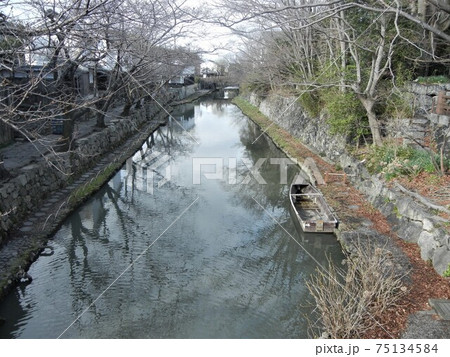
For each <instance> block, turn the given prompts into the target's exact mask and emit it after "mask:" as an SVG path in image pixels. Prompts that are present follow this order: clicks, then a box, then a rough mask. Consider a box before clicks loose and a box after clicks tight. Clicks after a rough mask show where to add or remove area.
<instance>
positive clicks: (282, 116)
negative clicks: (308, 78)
mask: <svg viewBox="0 0 450 357" xmlns="http://www.w3.org/2000/svg"><path fill="white" fill-rule="evenodd" d="M439 89H442V88H437V89H436V88H435V91H436V90H439ZM415 91H416V92H417V91H418V90H417V89H415ZM433 93H434V92H433ZM425 97H426V98H427V99H429V96H427V95H425ZM246 99H247V100H248V101H249V102H250V103H251V104H252V105H254V106H256V107H258V108H259V110H260V111H261V112H262V113H263V114H264V115H266V116H267V117H269V118H270V119H271V120H273V121H274V122H275V123H276V124H278V125H279V126H280V127H282V128H283V129H285V130H287V131H288V132H289V133H291V134H292V135H294V136H295V137H297V138H298V139H300V140H301V141H302V143H304V144H305V145H307V146H308V148H309V149H310V150H311V151H312V152H315V153H317V154H319V155H320V156H321V157H322V158H324V159H328V160H329V161H332V162H334V163H336V164H339V166H340V167H342V168H343V169H344V171H345V172H346V173H347V176H348V178H349V179H350V180H351V181H352V183H353V185H354V186H355V187H356V188H358V189H359V190H360V191H361V192H362V193H363V194H364V195H365V196H366V198H367V199H368V200H369V201H370V203H371V204H372V205H373V206H374V207H375V208H376V209H378V210H379V211H381V212H382V213H383V215H384V216H385V217H387V219H388V221H389V222H390V224H391V226H392V229H393V230H394V232H395V233H397V234H398V236H399V237H400V238H402V239H404V240H405V241H408V242H414V243H417V244H418V245H419V247H420V249H421V256H422V259H424V260H426V261H430V262H431V263H432V264H433V267H434V268H435V270H436V271H437V272H438V273H439V274H441V275H442V274H443V273H444V271H446V270H447V268H448V267H449V264H450V235H449V234H448V231H447V230H446V229H445V226H446V225H448V223H449V222H448V220H445V219H443V218H441V217H439V216H438V215H437V214H436V210H435V209H431V208H430V207H429V205H426V204H424V201H423V200H418V199H417V197H416V195H414V194H412V193H410V192H408V191H407V190H405V189H404V188H403V187H401V186H394V187H391V186H390V185H389V184H388V183H387V182H385V181H384V180H382V178H381V177H379V176H374V175H370V174H369V172H368V170H367V169H366V167H365V166H364V163H362V162H360V161H359V160H357V159H355V158H353V157H351V156H350V155H349V154H348V153H347V151H346V148H345V147H346V141H345V138H344V137H340V136H337V135H329V134H327V133H328V132H329V130H328V125H327V123H326V121H325V120H323V118H315V119H314V118H313V119H311V118H308V117H307V115H306V114H305V112H304V111H303V110H302V108H301V107H300V105H299V103H298V102H297V101H296V98H294V97H291V98H290V97H284V96H278V95H276V94H274V95H271V96H268V97H264V98H261V97H258V96H257V95H255V94H251V95H248V96H247V97H246ZM417 100H418V101H420V100H421V98H420V96H418V97H417ZM430 105H431V104H430V103H429V102H427V103H424V105H423V106H424V107H427V106H430ZM447 118H448V117H447ZM409 120H413V119H409ZM428 123H431V124H430V125H431V126H430V127H429V128H428V129H426V130H428V131H431V130H433V131H434V132H436V128H438V129H439V130H444V129H446V130H448V125H449V124H448V120H447V121H445V120H443V118H442V116H441V117H439V118H434V117H433V115H430V120H428ZM422 124H425V123H422ZM365 230H366V229H365ZM364 234H367V232H365V233H364Z"/></svg>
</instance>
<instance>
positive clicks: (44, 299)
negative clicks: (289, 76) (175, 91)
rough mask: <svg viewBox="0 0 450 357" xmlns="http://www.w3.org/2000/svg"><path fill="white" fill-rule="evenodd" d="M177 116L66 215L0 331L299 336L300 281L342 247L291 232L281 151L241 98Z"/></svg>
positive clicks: (12, 299) (5, 309)
mask: <svg viewBox="0 0 450 357" xmlns="http://www.w3.org/2000/svg"><path fill="white" fill-rule="evenodd" d="M174 116H175V118H176V120H175V121H174V120H172V121H171V122H170V123H169V125H168V126H166V127H164V128H161V129H160V130H159V131H158V132H156V133H154V134H153V135H152V136H151V137H150V138H149V140H148V141H147V143H146V144H144V146H143V147H142V149H141V150H140V151H139V152H137V153H136V154H135V155H134V156H133V157H132V158H130V159H129V160H128V162H127V164H126V165H125V166H124V167H123V168H122V170H120V172H118V173H117V175H116V176H115V177H114V178H113V179H112V180H111V181H110V182H109V183H108V184H107V185H105V187H103V188H102V189H101V190H100V191H99V192H98V193H97V194H96V195H95V196H94V197H92V198H91V199H90V200H89V201H88V202H87V203H86V204H84V205H83V206H82V207H81V208H80V209H79V210H77V211H76V212H74V213H73V214H72V215H71V216H70V217H69V218H68V219H67V221H66V222H65V224H64V225H63V226H62V227H61V229H60V230H59V232H58V233H57V234H56V235H55V237H54V238H53V239H52V240H51V241H50V242H49V244H50V245H52V246H53V248H54V252H55V253H54V254H53V255H52V256H45V257H44V256H43V257H40V258H39V259H38V260H37V261H36V263H34V264H33V265H32V267H31V268H30V271H29V273H30V274H31V275H32V276H33V278H34V280H33V282H32V283H31V284H30V285H28V286H22V287H18V288H17V289H16V290H15V291H14V293H12V294H11V295H10V296H9V297H8V298H7V299H6V300H5V301H4V302H3V303H2V305H1V306H0V316H2V317H3V318H5V319H6V323H5V324H4V325H3V326H1V327H0V337H3V338H56V337H58V336H60V335H61V334H62V336H61V337H63V338H116V337H117V338H305V337H307V336H308V335H307V322H306V320H307V317H308V316H310V314H311V307H310V306H309V305H308V301H309V300H310V297H309V295H308V292H307V289H306V287H305V279H306V278H308V276H309V275H310V274H311V272H313V270H314V269H315V267H316V265H317V262H319V263H322V264H324V263H325V262H326V255H331V256H332V257H333V259H337V260H340V259H341V258H342V256H341V253H340V248H339V245H338V243H337V242H336V239H335V237H334V236H332V235H322V236H321V235H309V236H304V235H302V234H300V232H298V231H297V230H296V228H295V225H294V223H293V221H292V218H291V215H290V209H289V200H288V186H287V185H285V184H280V175H281V172H280V165H276V164H271V163H270V158H284V157H285V156H284V155H283V154H282V153H281V152H280V151H279V150H278V149H277V148H276V147H275V146H274V145H273V144H272V143H271V142H270V141H269V140H268V139H267V138H265V137H264V136H262V137H260V138H259V139H258V140H257V141H256V142H254V141H255V139H257V138H258V137H259V136H260V134H261V132H260V130H259V129H258V128H257V127H256V126H255V125H254V124H253V123H252V122H250V121H249V120H247V118H245V117H244V116H243V115H242V113H241V112H240V111H239V109H237V108H236V107H235V106H233V105H231V104H228V103H226V102H221V101H217V100H207V101H203V102H202V103H200V104H196V105H193V104H192V105H188V106H185V107H184V108H183V110H181V109H179V110H178V112H177V113H175V115H174ZM253 142H254V143H253ZM204 158H208V160H210V161H208V160H205V159H204ZM261 158H262V159H264V158H267V160H265V161H264V160H262V161H263V162H262V161H260V163H261V165H260V168H259V170H258V171H257V172H256V170H255V175H251V174H250V171H249V169H248V166H249V167H251V166H252V165H255V164H256V163H257V162H258V160H259V159H261ZM211 160H212V161H211ZM208 162H209V163H211V162H214V163H215V164H216V166H215V167H214V166H213V165H208ZM222 162H223V166H224V169H223V172H222V175H219V173H220V171H218V169H219V168H220V167H221V165H219V163H222ZM193 166H194V167H197V169H193ZM235 167H236V169H235ZM296 170H297V168H296V167H295V166H293V165H289V166H288V175H287V179H288V182H289V181H290V180H291V179H292V177H293V176H294V174H295V173H296ZM258 174H259V175H260V177H261V178H263V179H264V181H266V182H267V184H260V183H259V182H258V180H259V179H260V177H259V176H258ZM208 176H209V179H208ZM214 176H222V180H220V179H218V178H216V179H214ZM247 176H248V178H247ZM198 178H200V184H196V183H195V181H196V180H198ZM243 181H244V182H248V183H246V184H243V183H242V182H243ZM296 241H298V243H299V244H298V243H297V242H296ZM305 250H306V251H307V252H308V253H307V252H306V251H305ZM77 318H78V320H76V319H77ZM75 320H76V321H75Z"/></svg>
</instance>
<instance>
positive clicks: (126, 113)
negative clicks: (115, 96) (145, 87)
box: [121, 101, 133, 117]
mask: <svg viewBox="0 0 450 357" xmlns="http://www.w3.org/2000/svg"><path fill="white" fill-rule="evenodd" d="M132 105H133V103H131V101H127V102H126V103H125V105H124V106H123V110H122V113H121V116H123V117H127V116H129V115H130V110H131V107H132Z"/></svg>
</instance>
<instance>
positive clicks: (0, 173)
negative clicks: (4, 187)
mask: <svg viewBox="0 0 450 357" xmlns="http://www.w3.org/2000/svg"><path fill="white" fill-rule="evenodd" d="M9 176H10V175H9V172H8V170H6V169H5V166H4V164H3V155H2V154H1V153H0V180H3V179H6V178H8V177H9Z"/></svg>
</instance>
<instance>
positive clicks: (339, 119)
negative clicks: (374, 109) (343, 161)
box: [322, 89, 368, 138]
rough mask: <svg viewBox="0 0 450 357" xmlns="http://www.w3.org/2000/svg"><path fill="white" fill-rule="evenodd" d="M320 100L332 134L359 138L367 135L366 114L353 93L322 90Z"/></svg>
mask: <svg viewBox="0 0 450 357" xmlns="http://www.w3.org/2000/svg"><path fill="white" fill-rule="evenodd" d="M322 100H323V103H324V106H325V109H326V112H327V114H328V119H327V123H328V124H329V125H330V131H331V133H332V134H342V135H349V136H351V137H356V138H359V137H361V136H362V135H365V134H366V133H367V126H368V124H367V118H366V112H365V110H364V107H363V106H362V104H361V102H360V101H359V100H358V98H356V95H355V94H354V93H353V92H342V91H340V90H337V89H329V90H324V91H322Z"/></svg>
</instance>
